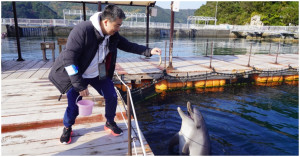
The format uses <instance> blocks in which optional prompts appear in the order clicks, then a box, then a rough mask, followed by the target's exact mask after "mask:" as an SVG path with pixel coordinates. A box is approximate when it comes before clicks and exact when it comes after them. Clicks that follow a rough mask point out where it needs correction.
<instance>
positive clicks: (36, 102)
mask: <svg viewBox="0 0 300 157" xmlns="http://www.w3.org/2000/svg"><path fill="white" fill-rule="evenodd" d="M298 57H299V55H298V54H281V55H279V57H278V64H274V62H275V59H276V56H275V55H253V56H251V62H250V65H251V67H248V66H247V64H248V59H249V57H248V56H246V55H236V56H214V57H213V61H212V66H213V67H214V69H215V70H216V71H217V72H224V73H235V72H245V71H250V70H252V69H253V68H252V67H255V68H257V69H260V70H281V69H286V68H288V67H289V66H291V67H293V68H297V69H298V68H299V63H298V62H299V59H298ZM158 60H159V58H157V57H155V56H153V57H152V58H150V59H144V58H139V57H138V58H118V60H117V66H116V71H117V72H118V73H119V74H124V75H125V78H126V79H128V80H130V79H133V80H135V79H153V78H155V77H157V76H158V75H159V74H161V72H162V70H163V69H164V62H163V63H162V64H161V65H160V66H159V65H158ZM163 60H164V59H163ZM52 64H53V62H52V61H47V62H45V61H42V60H34V61H33V60H31V61H30V60H26V61H23V62H16V61H8V60H2V61H1V67H2V69H1V74H2V75H1V78H2V81H1V87H2V89H1V92H2V99H1V108H2V109H1V123H2V134H1V141H2V142H1V145H2V155H99V156H102V155H117V156H120V155H127V151H128V150H127V149H128V148H127V128H126V126H125V123H124V121H123V120H122V116H121V113H123V112H124V110H122V109H120V108H117V116H116V121H117V123H118V124H119V125H120V127H121V128H122V129H123V130H124V135H123V136H121V137H113V136H112V135H109V134H107V133H106V132H105V131H104V129H103V125H104V122H105V118H104V100H103V98H102V97H100V96H97V97H96V102H97V103H96V105H95V107H94V109H93V114H92V115H91V116H89V117H79V118H78V119H77V120H76V125H74V127H73V130H74V138H73V141H72V143H71V144H70V145H62V144H60V142H59V137H60V135H61V133H62V127H63V124H62V117H63V115H64V111H65V108H66V105H67V99H66V96H65V95H64V96H63V97H62V99H61V101H57V98H58V96H59V95H60V93H59V92H58V90H57V89H56V88H55V87H54V86H53V85H52V84H51V83H50V82H49V81H48V79H47V77H48V74H49V72H50V68H51V66H52ZM167 65H168V63H167ZM209 65H210V58H209V57H175V58H173V66H174V67H175V70H174V71H172V73H170V75H172V74H174V75H180V74H181V73H182V74H186V73H187V72H189V73H190V74H191V75H192V74H199V73H206V72H211V71H212V69H211V68H209ZM89 89H90V91H91V93H92V94H93V95H98V94H96V91H95V90H94V89H93V88H89ZM119 103H120V102H119ZM133 125H134V123H133ZM144 144H145V147H146V152H147V154H148V155H153V153H152V151H151V148H150V147H149V145H148V144H147V142H146V140H145V138H144ZM137 146H138V154H139V155H142V150H141V147H140V144H139V143H138V142H137ZM133 153H134V150H133Z"/></svg>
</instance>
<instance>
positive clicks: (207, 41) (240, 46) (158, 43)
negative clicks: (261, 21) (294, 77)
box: [1, 36, 299, 60]
mask: <svg viewBox="0 0 300 157" xmlns="http://www.w3.org/2000/svg"><path fill="white" fill-rule="evenodd" d="M57 38H58V37H42V36H41V37H21V38H20V43H21V52H22V58H23V59H25V60H28V59H29V60H41V59H43V56H42V50H41V45H40V43H42V42H44V41H46V42H55V47H56V49H55V53H56V54H55V56H56V57H57V56H58V55H59V49H58V45H57ZM63 38H67V37H63ZM126 38H127V39H128V40H129V41H130V42H134V43H137V44H140V45H146V38H145V37H142V36H127V37H126ZM166 43H167V46H166ZM169 45H170V44H169V38H159V37H151V38H150V39H149V47H151V48H153V47H158V48H161V49H162V52H163V53H162V55H163V56H164V55H165V53H166V54H167V55H166V56H168V54H169ZM278 45H280V46H278ZM64 47H65V46H63V48H64ZM211 47H213V51H212V48H211ZM298 49H299V44H298V43H284V42H280V43H279V42H265V41H259V40H246V39H229V38H174V43H173V56H174V57H176V56H201V55H211V53H213V55H232V54H249V53H250V51H251V54H268V53H271V54H276V53H277V52H279V53H298ZM17 52H18V51H17V42H16V38H15V37H6V38H4V39H2V40H1V55H2V56H1V59H2V60H16V59H18V53H17ZM46 55H47V58H48V59H51V58H52V52H51V50H46ZM134 56H135V57H137V56H139V55H136V54H132V53H126V52H124V51H122V50H119V51H118V57H134Z"/></svg>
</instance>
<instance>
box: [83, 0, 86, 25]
mask: <svg viewBox="0 0 300 157" xmlns="http://www.w3.org/2000/svg"><path fill="white" fill-rule="evenodd" d="M82 8H83V20H84V21H86V12H85V2H82Z"/></svg>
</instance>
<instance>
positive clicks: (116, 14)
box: [101, 4, 126, 21]
mask: <svg viewBox="0 0 300 157" xmlns="http://www.w3.org/2000/svg"><path fill="white" fill-rule="evenodd" d="M117 18H119V19H125V18H126V16H125V14H124V12H123V10H122V9H120V8H119V7H117V6H116V5H114V4H109V5H107V6H106V7H105V8H104V11H103V12H102V14H101V19H102V20H104V19H108V20H109V21H115V20H116V19H117Z"/></svg>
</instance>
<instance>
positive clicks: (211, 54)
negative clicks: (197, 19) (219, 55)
mask: <svg viewBox="0 0 300 157" xmlns="http://www.w3.org/2000/svg"><path fill="white" fill-rule="evenodd" d="M213 46H214V42H213V41H212V42H211V53H210V64H209V68H211V67H212V66H211V62H212V56H213V50H214V48H213Z"/></svg>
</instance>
